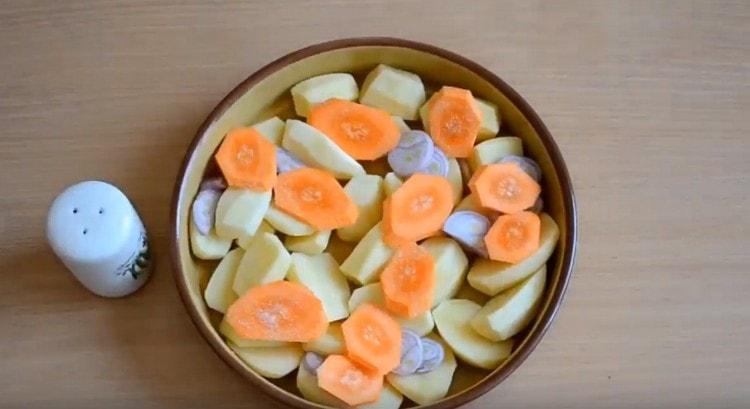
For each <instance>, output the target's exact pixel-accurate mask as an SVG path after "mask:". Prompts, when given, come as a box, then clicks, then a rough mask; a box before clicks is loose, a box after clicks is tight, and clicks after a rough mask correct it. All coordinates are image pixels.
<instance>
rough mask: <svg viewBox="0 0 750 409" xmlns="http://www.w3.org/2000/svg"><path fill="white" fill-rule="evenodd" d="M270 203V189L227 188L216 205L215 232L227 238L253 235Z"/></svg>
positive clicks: (232, 238)
mask: <svg viewBox="0 0 750 409" xmlns="http://www.w3.org/2000/svg"><path fill="white" fill-rule="evenodd" d="M270 203H271V191H268V192H256V191H254V190H250V189H240V188H235V187H229V188H227V190H225V191H224V193H222V194H221V197H220V198H219V203H218V204H217V205H216V234H217V235H218V236H219V237H221V238H224V239H229V240H234V239H236V238H238V237H241V236H252V235H254V234H255V231H256V230H258V226H260V222H261V221H262V220H263V215H265V214H266V211H267V210H268V206H269V204H270Z"/></svg>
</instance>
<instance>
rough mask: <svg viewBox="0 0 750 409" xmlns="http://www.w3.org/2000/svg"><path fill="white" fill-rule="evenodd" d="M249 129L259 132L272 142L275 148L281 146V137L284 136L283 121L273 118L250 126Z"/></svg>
mask: <svg viewBox="0 0 750 409" xmlns="http://www.w3.org/2000/svg"><path fill="white" fill-rule="evenodd" d="M251 128H253V129H255V130H256V131H258V132H260V134H261V135H263V136H265V137H266V139H268V140H269V141H271V142H273V144H274V145H276V146H281V137H282V136H283V135H284V121H282V120H281V119H279V117H277V116H274V117H271V118H268V119H266V120H265V121H261V122H258V123H257V124H254V125H251Z"/></svg>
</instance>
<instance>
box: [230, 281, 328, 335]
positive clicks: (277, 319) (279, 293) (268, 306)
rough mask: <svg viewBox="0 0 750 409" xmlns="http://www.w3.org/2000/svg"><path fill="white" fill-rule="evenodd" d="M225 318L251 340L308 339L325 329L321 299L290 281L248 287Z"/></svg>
mask: <svg viewBox="0 0 750 409" xmlns="http://www.w3.org/2000/svg"><path fill="white" fill-rule="evenodd" d="M224 318H225V319H226V321H227V323H228V324H229V325H230V326H231V327H232V328H233V329H234V331H235V332H236V333H237V334H238V335H239V336H240V337H242V338H246V339H252V340H267V341H287V342H307V341H311V340H313V339H316V338H318V337H320V336H322V335H323V334H324V333H325V331H326V329H327V328H328V318H326V315H325V311H324V310H323V304H322V303H321V302H320V300H318V298H317V297H315V295H314V294H313V293H312V291H310V290H308V289H307V288H306V287H304V286H302V285H300V284H297V283H292V282H289V281H275V282H273V283H270V284H265V285H261V286H258V287H253V288H251V289H249V290H248V291H247V292H246V293H245V294H243V295H242V296H241V297H240V298H239V299H237V301H235V302H234V303H233V304H232V305H230V306H229V309H227V314H226V316H225V317H224Z"/></svg>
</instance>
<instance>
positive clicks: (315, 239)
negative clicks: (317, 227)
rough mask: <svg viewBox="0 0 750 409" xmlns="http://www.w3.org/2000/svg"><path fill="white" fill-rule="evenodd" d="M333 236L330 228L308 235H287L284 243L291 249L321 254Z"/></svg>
mask: <svg viewBox="0 0 750 409" xmlns="http://www.w3.org/2000/svg"><path fill="white" fill-rule="evenodd" d="M330 238H331V231H330V230H322V231H318V232H315V233H313V234H310V235H308V236H297V237H295V236H286V239H284V245H285V246H286V248H287V250H289V251H297V252H300V253H305V254H320V253H322V252H323V250H325V249H326V246H328V240H329V239H330Z"/></svg>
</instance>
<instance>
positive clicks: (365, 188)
mask: <svg viewBox="0 0 750 409" xmlns="http://www.w3.org/2000/svg"><path fill="white" fill-rule="evenodd" d="M344 191H345V192H346V194H347V195H349V197H350V198H351V199H352V200H353V201H354V203H355V204H356V205H357V208H358V209H359V216H357V221H356V222H355V223H354V224H353V225H351V226H346V227H341V228H339V229H336V234H337V235H338V236H339V238H340V239H341V240H344V241H359V240H361V239H362V237H364V236H365V234H367V232H368V231H370V229H372V226H374V225H375V224H377V223H378V222H379V221H380V219H381V218H382V217H383V199H385V192H384V191H383V178H382V177H380V176H377V175H357V176H354V177H353V178H351V179H350V180H349V181H348V182H347V183H346V186H344Z"/></svg>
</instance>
